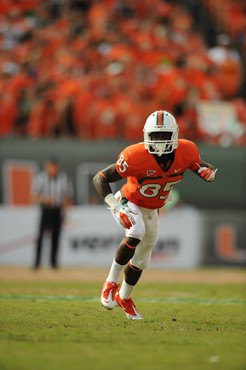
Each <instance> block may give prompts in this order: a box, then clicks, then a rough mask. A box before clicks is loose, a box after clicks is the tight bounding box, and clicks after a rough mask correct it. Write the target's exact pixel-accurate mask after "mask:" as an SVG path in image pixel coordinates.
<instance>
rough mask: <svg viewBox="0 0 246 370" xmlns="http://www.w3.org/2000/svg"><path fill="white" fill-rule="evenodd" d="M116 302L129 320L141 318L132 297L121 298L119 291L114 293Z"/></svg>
mask: <svg viewBox="0 0 246 370" xmlns="http://www.w3.org/2000/svg"><path fill="white" fill-rule="evenodd" d="M115 300H116V302H117V304H118V305H119V306H120V307H121V308H122V309H123V311H124V312H125V314H126V317H127V318H128V319H129V320H142V319H143V316H142V315H141V314H140V313H139V312H138V310H137V308H136V306H135V304H134V302H133V300H132V298H128V299H121V298H120V294H119V292H117V293H116V295H115Z"/></svg>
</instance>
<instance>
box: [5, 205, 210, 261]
mask: <svg viewBox="0 0 246 370" xmlns="http://www.w3.org/2000/svg"><path fill="white" fill-rule="evenodd" d="M38 221H39V209H38V208H37V207H9V206H2V207H0V264H1V265H12V266H13V265H16V266H30V267H31V266H32V264H33V261H34V253H35V239H36V236H37V235H36V234H37V230H38ZM64 222H65V223H64V227H63V231H62V235H61V244H60V253H59V262H60V266H61V267H72V266H76V267H80V266H81V267H83V266H86V267H96V266H98V267H99V266H100V267H102V266H110V264H111V262H112V259H113V257H114V254H115V251H116V249H117V246H118V244H119V243H120V241H121V239H122V238H123V236H124V230H123V229H122V228H121V227H120V226H119V225H118V224H117V223H116V221H115V220H114V219H113V217H112V215H111V212H110V211H109V210H108V209H107V208H106V207H104V206H93V207H87V206H84V207H82V206H81V207H73V208H71V209H70V210H69V211H68V212H67V215H66V218H65V221H64ZM201 230H202V225H201V215H200V212H199V211H197V210H195V209H193V208H189V207H184V208H180V209H178V208H176V209H172V210H170V211H167V212H165V213H163V212H162V213H161V214H160V231H159V239H158V242H157V245H156V246H155V248H154V251H153V255H152V260H151V264H150V266H151V267H157V268H192V267H197V266H199V265H200V264H201V260H202V254H203V252H202V234H201ZM49 242H50V240H49V234H48V233H47V235H46V237H45V240H44V242H43V253H42V263H43V265H48V264H49V254H50V245H49Z"/></svg>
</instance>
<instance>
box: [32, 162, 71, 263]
mask: <svg viewBox="0 0 246 370" xmlns="http://www.w3.org/2000/svg"><path fill="white" fill-rule="evenodd" d="M32 195H33V202H34V203H35V204H39V205H40V208H41V215H40V223H39V231H38V237H37V243H36V254H35V261H34V268H35V269H38V268H39V267H40V262H41V252H42V242H43V235H44V232H45V231H47V230H49V231H50V233H51V253H50V265H51V267H52V268H57V267H58V264H57V256H58V249H59V236H60V232H61V228H62V223H63V213H64V209H65V208H66V207H68V206H70V205H72V199H73V188H72V183H71V181H70V179H69V178H68V176H67V174H66V173H65V172H64V171H60V165H59V162H58V160H57V159H56V158H51V159H49V160H48V161H46V162H45V163H44V170H43V171H41V172H40V173H38V174H37V176H36V177H35V179H34V181H33V184H32Z"/></svg>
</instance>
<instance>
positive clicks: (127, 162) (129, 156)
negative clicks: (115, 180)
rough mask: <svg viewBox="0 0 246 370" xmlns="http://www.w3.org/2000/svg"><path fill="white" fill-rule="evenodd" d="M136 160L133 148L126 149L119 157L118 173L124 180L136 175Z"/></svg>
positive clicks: (117, 163)
mask: <svg viewBox="0 0 246 370" xmlns="http://www.w3.org/2000/svg"><path fill="white" fill-rule="evenodd" d="M135 162H136V158H135V159H134V150H133V149H132V148H131V147H127V148H125V149H124V150H123V151H122V152H121V153H120V154H119V156H118V160H117V162H116V171H117V172H118V173H119V175H120V176H121V177H122V178H126V177H129V176H133V175H134V170H135V169H136V163H135Z"/></svg>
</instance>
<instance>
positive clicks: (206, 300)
mask: <svg viewBox="0 0 246 370" xmlns="http://www.w3.org/2000/svg"><path fill="white" fill-rule="evenodd" d="M0 300H25V301H83V302H100V298H98V297H90V296H72V295H66V296H55V295H14V294H11V295H8V294H2V295H0ZM135 300H136V301H138V302H147V303H200V304H223V305H240V304H241V305H245V304H246V299H235V298H215V299H213V298H211V299H210V298H191V297H182V298H177V297H172V298H135Z"/></svg>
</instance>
